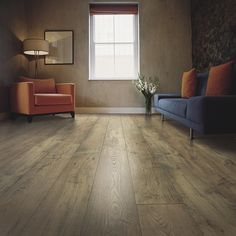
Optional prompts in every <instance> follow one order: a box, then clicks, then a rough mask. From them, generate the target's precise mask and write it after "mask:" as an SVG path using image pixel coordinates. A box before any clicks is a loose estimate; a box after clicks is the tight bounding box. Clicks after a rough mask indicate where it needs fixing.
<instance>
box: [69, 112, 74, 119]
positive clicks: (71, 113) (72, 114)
mask: <svg viewBox="0 0 236 236" xmlns="http://www.w3.org/2000/svg"><path fill="white" fill-rule="evenodd" d="M70 115H71V117H72V118H73V119H74V118H75V112H74V111H72V112H70Z"/></svg>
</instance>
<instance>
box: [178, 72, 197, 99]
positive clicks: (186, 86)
mask: <svg viewBox="0 0 236 236" xmlns="http://www.w3.org/2000/svg"><path fill="white" fill-rule="evenodd" d="M196 87H197V72H196V70H195V69H192V70H190V71H188V72H184V74H183V77H182V90H181V96H182V98H190V97H193V96H195V94H196Z"/></svg>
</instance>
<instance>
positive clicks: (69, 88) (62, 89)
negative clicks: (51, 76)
mask: <svg viewBox="0 0 236 236" xmlns="http://www.w3.org/2000/svg"><path fill="white" fill-rule="evenodd" d="M56 91H57V93H61V94H70V95H72V100H73V104H75V84H74V83H57V84H56Z"/></svg>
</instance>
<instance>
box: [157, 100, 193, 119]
mask: <svg viewBox="0 0 236 236" xmlns="http://www.w3.org/2000/svg"><path fill="white" fill-rule="evenodd" d="M187 101H188V99H184V98H170V99H160V100H159V102H158V107H159V108H161V109H163V110H165V111H168V112H170V113H172V114H175V115H177V116H181V117H184V118H185V116H186V110H187Z"/></svg>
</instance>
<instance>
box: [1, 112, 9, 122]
mask: <svg viewBox="0 0 236 236" xmlns="http://www.w3.org/2000/svg"><path fill="white" fill-rule="evenodd" d="M8 117H9V113H7V112H2V113H0V121H2V120H6V119H7V118H8Z"/></svg>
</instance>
